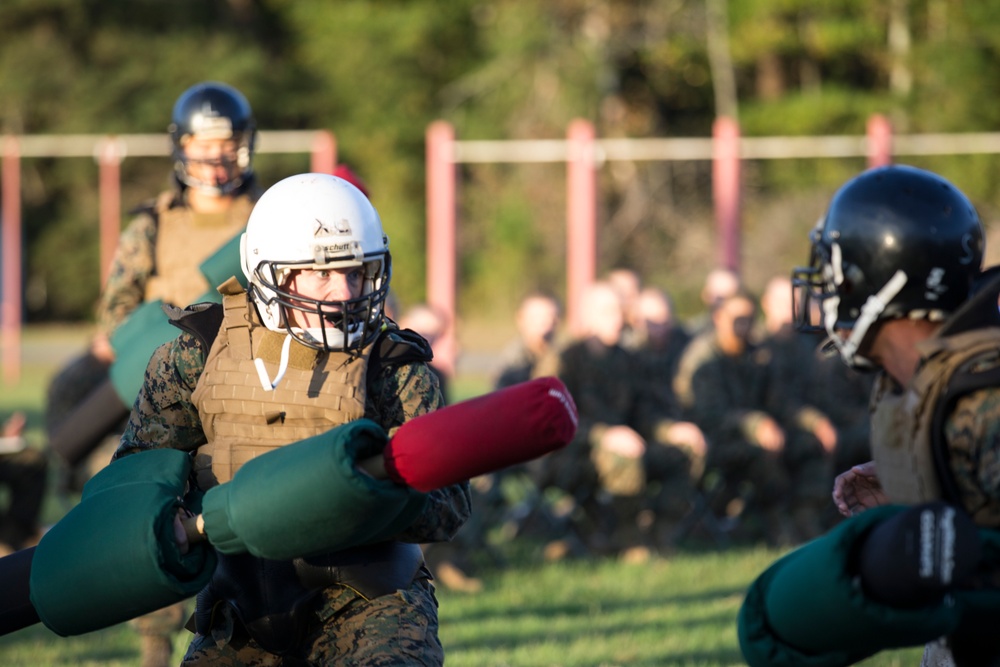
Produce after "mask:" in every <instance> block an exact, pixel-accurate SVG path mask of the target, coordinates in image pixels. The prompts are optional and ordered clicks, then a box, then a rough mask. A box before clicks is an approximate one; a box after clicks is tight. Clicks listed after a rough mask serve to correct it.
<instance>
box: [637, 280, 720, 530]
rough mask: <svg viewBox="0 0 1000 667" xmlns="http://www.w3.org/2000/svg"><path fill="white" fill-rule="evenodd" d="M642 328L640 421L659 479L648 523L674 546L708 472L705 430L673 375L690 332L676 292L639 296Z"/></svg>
mask: <svg viewBox="0 0 1000 667" xmlns="http://www.w3.org/2000/svg"><path fill="white" fill-rule="evenodd" d="M636 315H637V320H636V331H637V332H638V333H640V336H639V337H638V340H639V341H640V342H641V344H640V345H638V347H636V348H635V350H634V351H633V354H634V355H635V358H636V362H637V363H636V382H637V383H638V391H637V394H636V401H637V407H636V418H635V420H636V424H637V431H638V432H639V433H640V434H641V435H642V436H643V438H645V439H646V441H647V442H648V443H656V444H657V445H658V446H655V447H649V448H648V451H649V454H648V456H647V465H648V466H649V467H650V468H651V470H650V471H649V472H648V476H649V477H651V478H653V479H655V480H657V488H656V489H655V491H652V492H651V494H650V495H651V497H650V504H649V507H647V508H645V509H644V511H645V512H646V513H647V516H648V518H646V519H645V523H652V524H653V529H652V530H653V532H654V540H655V544H656V545H657V546H659V547H661V548H664V549H669V548H671V547H672V546H673V543H674V541H675V538H676V534H675V533H676V529H677V527H678V524H679V523H680V521H681V519H682V518H683V517H684V516H685V515H686V514H687V513H688V511H689V510H690V509H691V502H692V499H693V497H694V494H695V492H696V487H697V484H698V480H699V479H700V477H701V474H702V472H703V471H704V465H705V452H706V447H707V443H706V441H705V434H704V433H703V432H702V430H701V429H700V428H699V427H698V425H697V424H695V423H694V422H691V421H688V420H687V419H685V417H684V410H683V408H682V406H681V404H680V401H678V400H677V396H676V394H675V393H674V386H673V379H674V376H675V375H676V374H677V367H678V364H679V363H680V358H681V355H682V354H683V353H684V350H685V348H686V347H687V345H688V343H689V342H690V336H688V334H687V332H686V331H684V329H683V328H682V327H681V326H680V324H679V323H678V322H677V320H676V318H675V317H674V311H673V303H672V301H671V299H670V296H669V295H668V294H667V293H666V292H665V291H664V290H662V289H660V288H658V287H646V288H644V289H643V290H642V291H641V292H640V294H639V297H638V299H637V300H636Z"/></svg>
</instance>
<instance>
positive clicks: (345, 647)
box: [115, 333, 471, 665]
mask: <svg viewBox="0 0 1000 667" xmlns="http://www.w3.org/2000/svg"><path fill="white" fill-rule="evenodd" d="M390 335H391V334H390ZM205 358H206V350H204V349H203V346H202V343H201V342H199V341H198V339H197V338H196V337H194V336H193V335H191V334H189V333H182V334H181V335H180V336H178V337H177V338H176V339H174V340H173V341H171V342H169V343H166V344H164V345H162V346H161V347H160V348H158V349H157V350H156V352H155V353H154V354H153V356H152V358H151V359H150V363H149V366H148V367H147V371H146V377H145V381H144V384H143V389H142V391H141V392H140V394H139V396H138V397H137V399H136V403H135V405H134V406H133V409H132V414H131V416H130V418H129V423H128V426H127V427H126V430H125V434H124V435H123V437H122V441H121V445H120V447H119V450H118V451H117V452H116V453H115V457H116V458H119V457H121V456H125V455H128V454H130V453H133V452H138V451H143V450H146V449H155V448H159V447H173V448H175V449H180V450H182V451H189V452H193V451H195V450H196V449H197V448H198V447H199V446H201V445H202V444H204V443H205V442H206V439H205V435H204V433H203V432H202V430H201V423H200V418H199V416H198V411H197V409H196V408H195V406H194V405H193V404H192V402H191V394H192V392H193V391H194V388H195V386H196V385H197V382H198V378H199V377H200V375H201V372H202V370H203V368H204V363H205ZM442 404H443V397H442V395H441V391H440V387H439V385H438V383H437V378H436V376H435V375H434V373H433V372H432V371H431V370H430V368H429V367H428V366H427V365H426V364H425V363H419V362H418V363H406V364H401V365H386V366H383V367H382V368H381V369H380V370H379V371H378V372H377V373H376V374H374V376H373V377H372V381H371V383H370V386H369V388H368V394H367V405H366V414H365V416H366V417H367V418H369V419H372V420H373V421H375V422H376V423H378V424H380V425H381V426H382V427H383V428H385V429H386V430H387V432H388V433H389V434H390V436H391V435H392V434H393V433H394V432H395V430H396V429H398V427H399V426H401V425H402V424H403V423H405V422H406V421H408V420H410V419H412V418H414V417H417V416H419V415H422V414H426V413H428V412H431V411H433V410H435V409H437V408H438V407H440V406H441V405H442ZM470 510H471V507H470V497H469V489H468V485H467V484H460V485H454V486H451V487H447V488H445V489H441V490H437V491H433V492H431V493H430V494H428V502H427V504H426V506H425V509H424V511H423V512H422V514H421V515H420V516H419V517H418V518H417V520H416V521H415V522H414V523H413V524H411V525H410V526H409V527H408V528H407V529H406V530H405V531H403V532H402V533H401V534H400V535H398V536H397V539H399V540H401V541H405V542H413V543H427V542H436V541H444V540H449V539H451V538H452V537H453V536H454V534H455V533H456V532H457V531H458V529H459V528H460V527H461V526H462V524H463V523H464V522H465V520H466V519H467V518H468V516H469V513H470ZM323 594H324V604H323V606H322V608H321V610H320V621H322V623H323V625H322V627H318V628H316V629H315V633H316V635H315V637H314V638H313V640H310V641H311V642H312V643H311V644H309V646H311V648H310V651H312V652H315V654H316V655H317V656H322V655H337V656H340V657H341V658H344V656H346V655H347V654H348V653H349V652H350V651H352V650H356V651H359V652H361V654H369V653H371V652H373V651H374V652H377V650H378V649H379V648H380V647H389V648H392V647H395V646H398V647H399V648H400V650H401V651H404V654H403V655H407V653H406V652H407V651H409V652H416V653H418V654H420V656H421V658H420V659H419V660H410V659H406V660H403V659H402V658H400V659H399V661H398V662H393V661H390V662H387V663H381V662H364V663H363V664H373V665H375V664H441V662H442V660H443V656H442V654H441V649H440V643H439V642H438V639H437V620H436V618H437V616H436V601H435V600H434V597H433V593H432V591H431V588H430V585H429V584H428V583H426V581H423V580H419V579H418V581H417V582H415V583H414V585H413V586H412V587H411V588H410V589H409V590H407V591H404V592H397V593H396V594H395V595H390V596H382V597H380V598H376V599H375V600H371V601H366V600H364V599H362V598H361V597H360V595H359V594H358V593H356V592H354V591H351V590H349V589H343V588H339V587H332V588H330V589H327V590H325V591H324V593H323ZM406 629H409V630H410V632H409V633H407V632H406V631H405V630H406ZM345 632H346V633H348V634H346V635H345V634H342V633H345ZM406 637H410V638H411V641H410V642H409V643H407V641H405V638H406ZM362 638H363V641H362ZM241 641H243V640H241V639H240V637H239V636H238V634H237V635H234V638H233V643H231V644H227V645H225V646H223V647H221V648H220V647H219V646H217V645H216V643H215V642H214V641H211V640H210V638H207V637H202V636H200V635H199V636H196V639H195V642H194V643H193V644H192V646H191V649H190V650H189V656H190V658H191V660H192V661H191V662H185V664H192V665H204V664H212V665H244V664H245V665H271V664H298V663H295V662H280V661H277V658H276V656H273V655H270V654H268V653H266V652H263V651H261V650H260V649H259V648H257V647H255V646H254V644H253V643H252V642H250V643H245V642H244V643H243V644H242V645H241ZM345 642H346V644H345ZM303 646H305V644H303ZM338 662H340V660H339V659H338V660H335V661H333V662H322V661H321V662H316V663H303V664H334V663H338ZM349 662H350V661H349V659H347V658H344V662H343V663H340V664H349Z"/></svg>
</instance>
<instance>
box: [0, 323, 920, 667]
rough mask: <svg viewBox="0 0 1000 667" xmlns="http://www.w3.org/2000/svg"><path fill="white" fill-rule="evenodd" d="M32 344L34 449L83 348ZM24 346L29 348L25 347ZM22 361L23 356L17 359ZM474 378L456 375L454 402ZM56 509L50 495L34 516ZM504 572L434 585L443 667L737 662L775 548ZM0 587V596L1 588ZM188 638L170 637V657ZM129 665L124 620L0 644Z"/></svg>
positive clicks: (533, 557) (5, 392)
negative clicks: (53, 397) (742, 616)
mask: <svg viewBox="0 0 1000 667" xmlns="http://www.w3.org/2000/svg"><path fill="white" fill-rule="evenodd" d="M25 339H26V340H27V341H28V343H29V344H30V345H31V346H35V345H38V346H40V348H45V347H47V346H49V345H51V346H53V351H52V352H50V353H35V352H33V353H32V354H30V355H27V354H26V358H25V363H24V366H23V368H22V376H21V380H20V382H19V383H17V384H16V385H14V386H6V385H5V386H3V387H2V391H0V417H2V416H5V415H7V414H9V412H10V411H12V410H14V409H20V410H24V411H26V412H27V413H28V417H29V433H28V436H29V439H30V441H31V443H32V445H34V446H41V445H42V444H43V442H42V435H41V423H42V422H41V420H42V414H43V401H44V393H45V386H46V384H47V382H48V379H49V378H50V377H51V375H52V373H53V372H54V370H55V368H57V363H58V362H59V360H60V359H64V358H66V357H67V355H68V353H72V352H73V351H74V350H77V349H80V348H81V347H82V340H83V338H81V336H80V335H79V332H69V333H66V332H61V333H60V332H56V333H53V332H51V331H37V332H30V331H29V332H27V333H26V334H25ZM33 349H34V348H33ZM29 356H30V359H29V358H28V357H29ZM483 386H484V384H483V380H482V378H477V377H467V378H458V380H457V381H456V383H455V392H456V395H457V396H458V397H462V396H470V395H474V394H475V393H477V392H478V391H480V390H481V389H482V387H483ZM65 509H66V508H65V506H64V505H63V504H62V503H60V502H58V501H56V500H55V499H54V498H52V499H51V500H50V502H47V504H46V507H45V517H46V520H48V521H56V520H58V518H59V517H60V516H61V515H62V513H63V512H65ZM498 548H499V549H501V550H502V552H503V554H504V555H505V556H506V557H507V558H508V560H509V564H508V566H507V567H504V568H498V567H484V569H483V570H482V571H481V572H478V574H480V575H481V576H482V578H483V581H484V584H485V588H484V590H483V592H481V593H478V594H462V593H456V592H451V591H448V590H440V591H439V594H438V597H439V599H440V602H441V611H440V618H441V640H442V642H443V643H444V645H445V649H446V652H447V656H448V658H447V664H448V665H450V666H451V667H491V666H493V667H501V666H512V667H519V666H524V667H533V666H537V667H557V666H560V667H611V666H617V665H621V666H627V665H631V666H638V667H654V666H660V665H664V666H666V665H678V666H681V665H683V666H689V667H696V666H699V667H722V666H728V665H742V664H744V662H743V659H742V657H741V655H740V651H739V647H738V644H737V640H736V614H737V612H738V610H739V607H740V604H741V602H742V600H743V594H744V591H745V590H746V587H747V585H748V584H749V583H750V582H751V581H752V580H753V578H754V577H755V576H756V575H757V574H758V573H760V572H761V570H763V569H764V568H765V567H766V566H767V565H768V564H770V563H771V562H772V561H773V560H774V559H775V558H777V557H778V556H779V555H780V552H777V551H772V550H767V549H764V548H759V547H744V548H733V549H729V550H725V551H704V550H690V551H685V550H680V551H679V552H678V553H676V554H674V555H672V556H670V557H669V558H654V559H652V560H651V561H649V562H647V563H643V564H628V563H624V562H620V561H617V560H612V559H593V560H590V559H588V560H575V561H568V562H562V563H545V562H544V561H543V560H542V559H541V557H540V555H539V550H538V549H537V548H536V545H533V544H530V543H525V542H519V543H516V544H499V545H498ZM0 590H2V589H0ZM188 637H189V635H187V633H186V632H182V633H180V634H178V636H177V638H176V644H175V646H176V650H175V656H176V658H177V662H178V663H179V661H180V656H181V655H182V654H183V648H184V646H186V643H187V639H188ZM919 663H920V651H919V649H910V650H907V651H896V652H885V653H882V654H880V655H878V656H876V657H874V658H872V659H870V660H868V661H866V662H864V663H861V664H863V665H866V666H869V667H875V666H880V667H904V666H909V665H918V664H919ZM69 665H74V666H81V665H91V666H97V665H101V666H120V667H125V666H138V665H139V642H138V638H137V636H136V635H135V634H134V633H133V632H132V631H131V629H130V628H129V627H127V626H126V625H120V626H115V627H112V628H108V629H106V630H101V631H98V632H94V633H90V634H87V635H83V636H79V637H70V638H61V637H58V636H56V635H54V634H53V633H52V632H50V631H49V630H47V629H46V628H45V627H44V626H42V625H35V626H32V627H30V628H26V629H24V630H21V631H20V632H17V633H13V634H11V635H8V636H6V637H0V667H17V666H24V667H56V666H59V667H62V666H69Z"/></svg>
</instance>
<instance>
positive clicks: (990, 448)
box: [944, 387, 1000, 512]
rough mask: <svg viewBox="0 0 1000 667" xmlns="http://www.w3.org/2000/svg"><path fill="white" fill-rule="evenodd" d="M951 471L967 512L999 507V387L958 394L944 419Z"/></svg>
mask: <svg viewBox="0 0 1000 667" xmlns="http://www.w3.org/2000/svg"><path fill="white" fill-rule="evenodd" d="M944 431H945V439H946V442H947V443H948V453H949V460H950V463H951V470H952V474H953V476H954V478H955V482H956V484H957V485H958V489H959V493H960V494H961V495H962V498H963V500H964V502H965V506H966V508H967V509H968V510H969V511H970V512H974V511H975V510H976V509H978V508H980V507H983V506H985V505H991V506H993V507H1000V387H998V388H989V389H981V390H979V391H976V392H973V393H971V394H969V395H967V396H964V397H962V398H961V399H959V400H958V401H957V403H956V404H955V409H954V410H953V411H952V412H951V415H950V416H949V417H948V418H947V419H946V420H945V425H944Z"/></svg>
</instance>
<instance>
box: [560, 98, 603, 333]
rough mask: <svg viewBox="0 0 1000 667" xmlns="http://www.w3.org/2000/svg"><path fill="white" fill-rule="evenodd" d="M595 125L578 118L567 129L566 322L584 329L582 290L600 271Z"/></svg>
mask: <svg viewBox="0 0 1000 667" xmlns="http://www.w3.org/2000/svg"><path fill="white" fill-rule="evenodd" d="M594 137H595V132H594V126H593V124H592V123H590V121H587V120H583V119H579V118H578V119H576V120H574V121H573V122H571V123H570V125H569V129H568V131H567V135H566V139H567V152H566V321H567V325H568V327H569V330H570V332H571V333H573V334H578V333H580V331H581V328H582V316H583V313H582V312H581V303H580V302H581V300H582V298H583V292H584V290H586V289H587V287H588V286H589V285H590V284H591V283H592V282H594V278H595V276H596V273H597V168H596V163H595V160H594Z"/></svg>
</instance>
